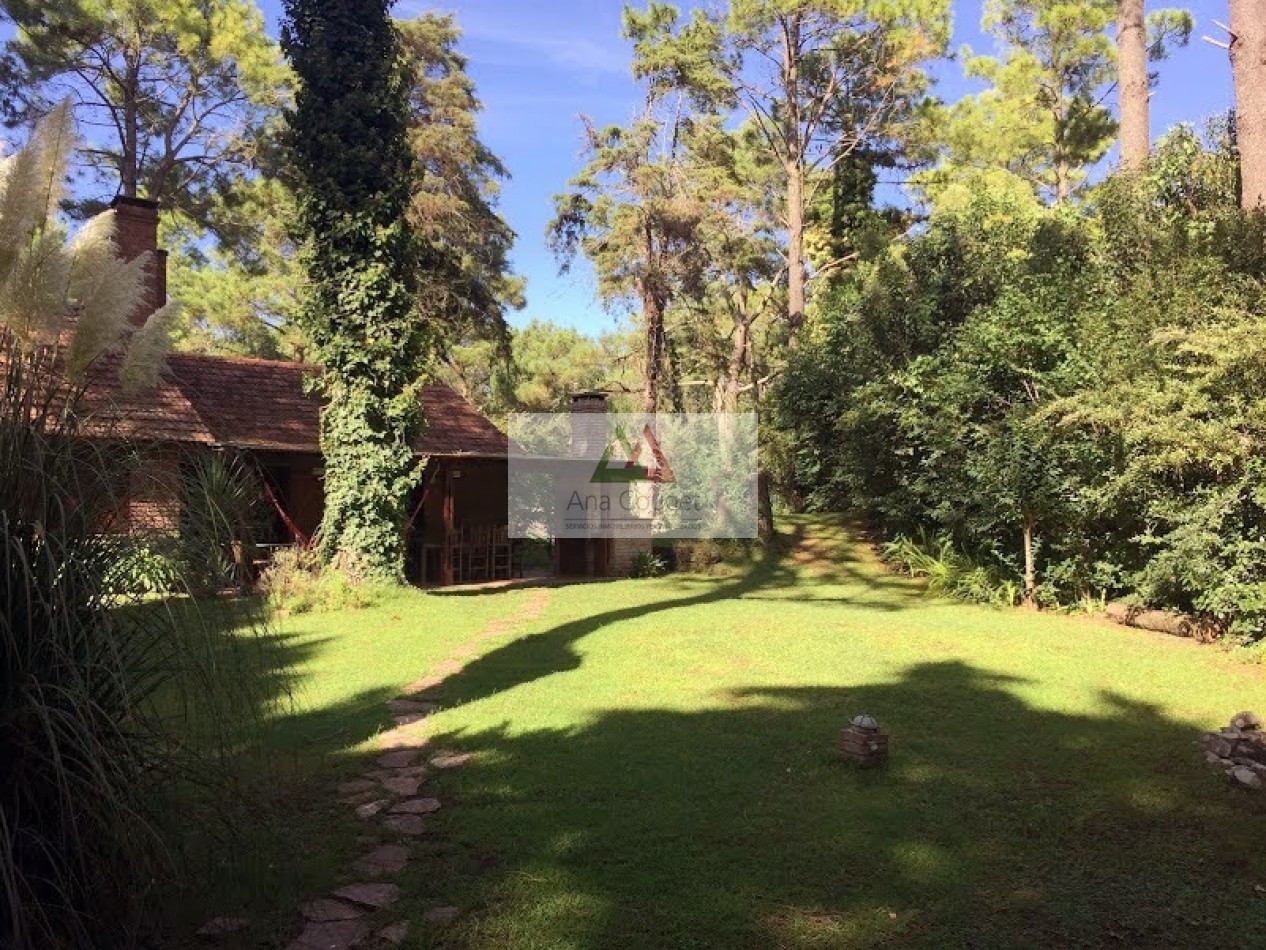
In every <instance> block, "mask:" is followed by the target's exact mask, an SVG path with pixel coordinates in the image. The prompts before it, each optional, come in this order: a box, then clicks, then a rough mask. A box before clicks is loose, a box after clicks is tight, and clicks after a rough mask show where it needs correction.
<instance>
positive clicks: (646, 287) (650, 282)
mask: <svg viewBox="0 0 1266 950" xmlns="http://www.w3.org/2000/svg"><path fill="white" fill-rule="evenodd" d="M642 250H643V252H644V253H645V255H646V268H647V270H648V271H651V270H653V268H654V266H655V238H654V236H653V234H652V233H651V225H650V222H647V223H646V224H645V225H644V226H643V248H642ZM641 292H642V323H643V325H644V326H643V330H644V332H645V334H646V369H645V372H644V373H643V374H642V411H643V412H645V413H648V414H650V413H653V412H655V410H656V409H657V408H658V407H659V384H660V377H661V375H662V372H663V365H664V308H663V303H662V301H661V295H660V293H659V290H658V288H656V286H655V278H654V277H653V276H652V275H651V274H649V273H648V274H647V275H646V276H644V277H643V278H642V286H641Z"/></svg>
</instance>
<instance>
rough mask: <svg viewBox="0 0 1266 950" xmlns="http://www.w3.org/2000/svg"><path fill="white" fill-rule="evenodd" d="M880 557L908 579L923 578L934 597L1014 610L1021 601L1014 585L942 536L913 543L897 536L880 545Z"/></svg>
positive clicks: (1018, 591)
mask: <svg viewBox="0 0 1266 950" xmlns="http://www.w3.org/2000/svg"><path fill="white" fill-rule="evenodd" d="M881 555H882V557H883V559H884V560H885V561H886V562H887V563H889V564H891V565H893V566H895V567H897V568H899V569H900V570H902V571H904V572H905V573H906V574H909V575H910V576H911V577H923V578H927V582H928V590H929V591H931V592H932V593H934V594H943V595H946V596H949V597H957V598H960V599H961V600H969V601H972V602H973V603H978V604H994V605H997V606H1006V607H1014V606H1015V605H1016V604H1018V603H1019V602H1020V599H1021V595H1022V591H1021V588H1020V585H1019V584H1018V583H1016V582H1015V581H1014V580H1009V579H1006V578H1003V577H1000V576H999V575H998V573H997V572H996V571H993V570H990V569H989V568H987V567H985V566H984V565H982V564H979V563H977V562H976V561H973V560H972V559H971V558H970V557H968V556H967V555H965V554H962V553H961V552H959V551H957V550H955V548H954V543H953V541H951V540H950V539H949V538H947V537H945V536H939V537H935V538H929V537H928V536H926V535H924V536H922V537H920V538H919V539H918V540H914V539H912V538H909V537H906V536H905V535H898V536H897V537H896V538H894V539H893V540H892V541H889V542H888V543H887V544H885V545H884V546H883V548H882V551H881Z"/></svg>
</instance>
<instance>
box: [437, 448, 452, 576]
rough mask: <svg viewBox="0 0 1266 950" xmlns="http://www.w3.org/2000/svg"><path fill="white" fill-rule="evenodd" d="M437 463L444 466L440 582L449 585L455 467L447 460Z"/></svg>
mask: <svg viewBox="0 0 1266 950" xmlns="http://www.w3.org/2000/svg"><path fill="white" fill-rule="evenodd" d="M437 464H439V465H442V466H443V467H444V498H443V505H442V509H443V512H444V544H443V546H442V547H441V548H440V583H441V584H445V585H447V584H452V583H453V534H454V519H453V469H452V468H451V467H450V466H449V464H448V462H447V461H441V462H438V463H437Z"/></svg>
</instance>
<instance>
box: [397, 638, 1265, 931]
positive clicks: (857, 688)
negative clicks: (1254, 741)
mask: <svg viewBox="0 0 1266 950" xmlns="http://www.w3.org/2000/svg"><path fill="white" fill-rule="evenodd" d="M485 672H487V671H485ZM482 675H484V674H478V675H476V676H472V677H470V678H469V679H467V680H465V681H463V683H464V688H468V689H469V690H470V691H471V695H480V694H482V693H485V692H486V691H487V690H488V689H490V688H499V687H500V686H501V684H502V679H501V678H500V677H497V676H494V677H492V679H491V681H490V682H489V681H483V680H481V679H480V676H482ZM1019 685H1021V684H1020V682H1019V681H1015V680H1010V679H1006V678H1002V677H999V676H997V675H995V674H991V673H988V672H985V671H982V670H979V669H976V668H974V667H972V666H970V665H967V664H964V663H962V662H938V663H924V664H920V665H916V666H913V667H911V668H909V669H907V670H906V671H905V672H904V673H903V674H902V675H901V676H900V677H899V678H898V679H896V680H895V681H893V682H887V683H858V684H856V685H851V686H841V687H839V688H829V687H811V688H786V689H764V688H760V687H752V688H750V689H746V690H739V691H734V692H732V693H729V694H727V695H726V696H725V698H724V702H725V705H723V706H720V707H718V708H712V709H707V710H704V711H699V712H681V711H675V710H612V711H609V712H606V713H603V714H601V715H600V716H598V717H597V718H596V719H594V720H593V721H591V722H589V723H587V724H586V725H584V726H581V727H579V728H576V729H570V730H553V729H541V730H536V731H531V732H526V733H523V732H518V731H515V730H511V729H509V728H501V729H491V730H487V731H480V732H462V731H456V732H452V733H449V734H447V735H443V736H439V737H437V741H439V742H441V743H444V744H449V745H453V746H454V747H458V748H462V749H464V750H467V751H471V752H475V753H476V756H475V758H474V759H473V760H472V761H471V762H470V763H469V764H468V765H467V766H466V767H465V769H463V770H462V772H460V773H459V774H457V775H454V776H452V777H447V776H446V778H445V781H446V783H447V785H448V787H447V788H446V789H445V794H444V798H445V800H446V801H448V802H451V807H449V808H447V809H446V811H445V812H444V813H442V816H443V820H442V822H441V834H440V837H439V838H438V839H437V840H436V841H435V842H434V843H433V845H432V849H433V850H432V853H431V856H430V863H429V864H426V865H424V866H423V867H422V868H420V869H419V870H418V871H417V872H416V874H415V875H413V876H412V877H411V878H410V879H409V880H408V881H407V882H406V884H405V886H406V891H407V892H408V893H409V894H410V895H411V899H421V900H424V901H425V900H430V899H443V900H446V901H448V900H451V901H454V902H457V903H459V904H462V905H464V906H467V907H469V908H471V914H470V916H469V917H468V919H467V920H466V921H465V922H464V923H462V924H460V925H459V926H458V927H457V928H455V929H454V930H451V931H447V932H441V933H438V934H435V935H433V936H432V937H431V938H429V939H430V940H432V941H433V942H434V943H435V944H436V945H444V946H469V947H481V948H489V947H497V948H503V947H505V948H511V947H528V946H531V947H542V946H576V947H586V948H605V947H613V948H615V947H619V948H642V947H646V948H662V947H806V948H807V947H869V946H875V945H878V944H883V945H885V946H888V945H895V946H924V947H1008V948H1010V947H1049V946H1079V947H1122V946H1124V947H1196V946H1200V947H1259V946H1264V945H1266V897H1264V896H1263V894H1262V893H1261V892H1260V891H1259V890H1257V887H1258V886H1259V885H1261V886H1266V847H1263V845H1266V833H1264V831H1263V821H1264V820H1266V798H1264V797H1263V796H1261V795H1253V794H1252V793H1248V792H1244V791H1241V790H1239V789H1236V788H1231V787H1230V786H1228V785H1227V784H1226V783H1225V781H1223V780H1221V779H1220V778H1219V777H1218V776H1217V775H1215V774H1213V773H1211V772H1209V771H1208V770H1207V769H1206V767H1205V766H1204V764H1203V763H1202V762H1201V761H1200V757H1199V754H1198V752H1197V750H1196V749H1195V747H1194V745H1193V743H1192V740H1193V739H1194V737H1195V732H1194V730H1193V729H1192V728H1191V727H1190V726H1188V725H1186V724H1183V723H1180V722H1175V721H1173V720H1170V719H1168V718H1166V717H1165V716H1164V715H1162V714H1161V713H1160V712H1159V711H1158V710H1157V709H1155V708H1153V707H1151V706H1147V705H1143V704H1139V703H1136V702H1132V701H1130V700H1127V699H1125V698H1122V697H1120V696H1115V695H1112V694H1103V695H1101V696H1100V701H1099V705H1098V708H1097V709H1096V710H1095V711H1094V712H1093V713H1086V714H1069V713H1066V712H1060V711H1055V710H1049V709H1040V708H1034V707H1032V706H1030V705H1028V704H1026V703H1025V702H1024V701H1023V700H1021V699H1020V698H1019V697H1017V696H1016V695H1015V693H1014V692H1013V690H1014V689H1015V688H1016V687H1017V686H1019ZM861 711H865V712H870V713H873V714H874V715H876V716H877V717H878V718H879V720H880V722H881V723H883V724H884V726H885V727H886V728H887V729H888V730H889V731H890V732H891V734H892V759H891V761H890V763H889V765H888V766H887V768H885V769H882V770H876V771H870V772H862V771H857V770H854V769H852V768H850V767H846V766H843V765H841V764H840V763H839V762H838V760H837V757H836V755H835V753H834V742H835V739H836V737H837V736H838V734H839V731H840V729H841V728H842V727H843V725H845V724H846V723H847V722H848V719H849V718H850V717H851V716H852V715H853V714H855V713H857V712H861ZM419 906H422V905H419Z"/></svg>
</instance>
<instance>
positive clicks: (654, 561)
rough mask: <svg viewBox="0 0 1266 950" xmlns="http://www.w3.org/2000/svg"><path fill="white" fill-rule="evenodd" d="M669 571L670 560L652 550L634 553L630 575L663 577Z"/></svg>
mask: <svg viewBox="0 0 1266 950" xmlns="http://www.w3.org/2000/svg"><path fill="white" fill-rule="evenodd" d="M667 573H668V562H667V561H665V560H664V559H663V558H662V557H660V556H659V555H658V554H655V553H654V552H652V551H638V552H637V553H636V554H634V555H633V564H632V566H631V567H630V568H629V577H663V576H664V575H665V574H667Z"/></svg>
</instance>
